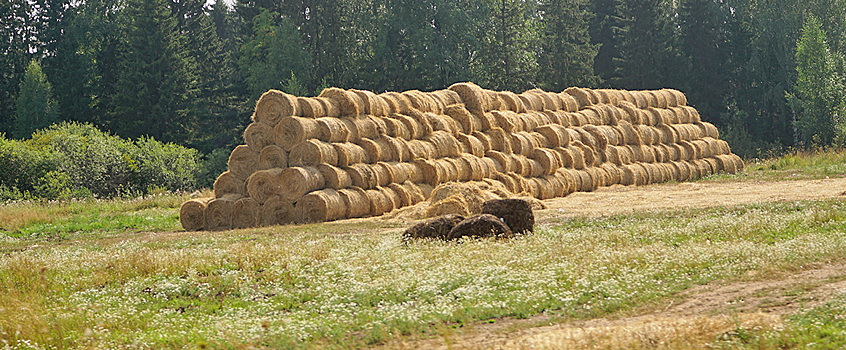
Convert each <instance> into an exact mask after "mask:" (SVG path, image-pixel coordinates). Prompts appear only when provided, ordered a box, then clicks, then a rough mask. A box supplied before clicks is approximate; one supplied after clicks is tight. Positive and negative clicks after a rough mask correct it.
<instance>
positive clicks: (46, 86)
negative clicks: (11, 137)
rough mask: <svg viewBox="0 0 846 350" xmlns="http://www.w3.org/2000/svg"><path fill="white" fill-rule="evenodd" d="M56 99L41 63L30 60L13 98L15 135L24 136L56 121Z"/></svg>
mask: <svg viewBox="0 0 846 350" xmlns="http://www.w3.org/2000/svg"><path fill="white" fill-rule="evenodd" d="M56 116H57V113H56V101H55V100H53V91H52V87H51V86H50V82H48V81H47V76H46V75H44V72H43V71H42V70H41V64H39V63H38V61H35V60H32V61H30V63H29V66H27V68H26V73H24V77H23V81H21V85H20V90H19V93H18V97H17V99H15V128H14V129H15V136H17V137H18V138H25V137H28V136H29V135H31V134H32V132H33V131H35V130H38V129H42V128H44V127H47V126H49V125H51V124H53V123H55V122H57V121H58V118H57V117H56Z"/></svg>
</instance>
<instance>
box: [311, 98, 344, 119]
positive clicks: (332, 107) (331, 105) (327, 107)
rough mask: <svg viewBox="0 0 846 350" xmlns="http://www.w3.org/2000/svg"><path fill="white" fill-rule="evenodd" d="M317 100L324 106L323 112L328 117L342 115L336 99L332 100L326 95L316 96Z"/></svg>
mask: <svg viewBox="0 0 846 350" xmlns="http://www.w3.org/2000/svg"><path fill="white" fill-rule="evenodd" d="M314 99H315V100H317V102H319V103H320V105H321V106H322V107H323V112H324V114H325V116H326V117H334V118H337V117H340V116H341V108H340V107H338V103H337V102H335V100H331V99H328V98H325V97H315V98H314Z"/></svg>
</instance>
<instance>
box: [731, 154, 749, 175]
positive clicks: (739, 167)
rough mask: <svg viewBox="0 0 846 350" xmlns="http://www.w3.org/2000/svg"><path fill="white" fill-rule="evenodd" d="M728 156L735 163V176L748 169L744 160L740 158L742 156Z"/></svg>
mask: <svg viewBox="0 0 846 350" xmlns="http://www.w3.org/2000/svg"><path fill="white" fill-rule="evenodd" d="M728 156H729V157H730V158H731V160H732V161H734V169H735V171H736V172H735V174H736V173H739V172H743V169H745V168H746V164H744V163H743V159H742V158H740V156H738V155H736V154H733V153H732V154H728Z"/></svg>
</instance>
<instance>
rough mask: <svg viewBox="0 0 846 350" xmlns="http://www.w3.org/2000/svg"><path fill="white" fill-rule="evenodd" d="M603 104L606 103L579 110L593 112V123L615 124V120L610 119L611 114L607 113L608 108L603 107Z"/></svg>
mask: <svg viewBox="0 0 846 350" xmlns="http://www.w3.org/2000/svg"><path fill="white" fill-rule="evenodd" d="M605 106H606V105H593V106H588V107H587V108H585V109H584V110H582V111H581V112H582V113H585V112H587V111H592V112H593V114H595V115H596V123H591V124H593V125H597V126H598V125H615V124H617V121H616V120H614V121H613V122H612V120H611V117H612V116H611V115H610V114H608V110H607V109H605Z"/></svg>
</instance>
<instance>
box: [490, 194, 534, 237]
mask: <svg viewBox="0 0 846 350" xmlns="http://www.w3.org/2000/svg"><path fill="white" fill-rule="evenodd" d="M482 214H491V215H493V216H496V217H498V218H501V219H502V220H503V221H505V224H506V225H508V227H510V228H511V231H512V232H514V233H533V232H534V226H535V215H534V213H532V204H531V203H529V202H528V201H526V200H525V199H519V198H507V199H493V200H489V201H487V202H485V203H484V204H482Z"/></svg>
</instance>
